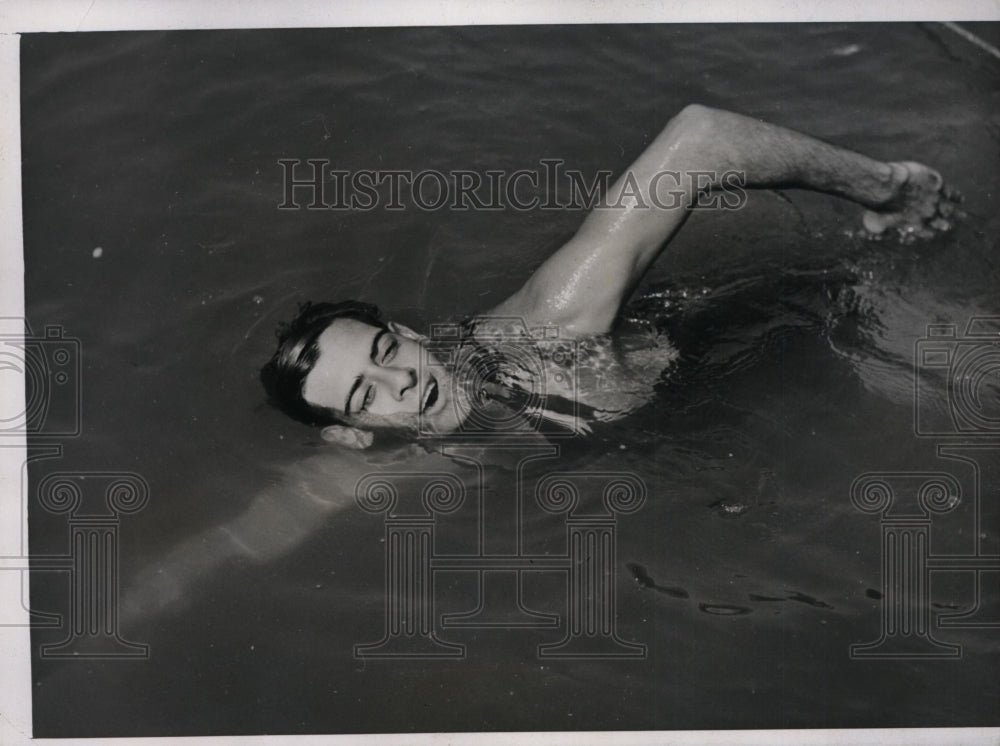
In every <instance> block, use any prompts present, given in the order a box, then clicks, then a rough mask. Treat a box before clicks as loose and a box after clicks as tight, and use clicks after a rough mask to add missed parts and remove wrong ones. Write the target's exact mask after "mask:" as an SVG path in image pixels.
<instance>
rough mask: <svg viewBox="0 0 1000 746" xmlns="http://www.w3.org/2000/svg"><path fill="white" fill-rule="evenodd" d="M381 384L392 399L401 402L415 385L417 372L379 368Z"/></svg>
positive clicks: (408, 369) (407, 369) (409, 369)
mask: <svg viewBox="0 0 1000 746" xmlns="http://www.w3.org/2000/svg"><path fill="white" fill-rule="evenodd" d="M379 373H380V377H381V378H382V383H383V384H384V385H385V387H386V388H387V389H388V390H389V393H390V394H392V398H393V399H396V400H397V401H402V400H403V397H404V396H405V395H406V392H407V391H408V390H410V389H411V388H413V387H414V386H416V385H417V372H416V371H415V370H413V368H381V369H380V371H379Z"/></svg>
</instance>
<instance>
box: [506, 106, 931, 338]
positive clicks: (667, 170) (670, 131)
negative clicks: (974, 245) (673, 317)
mask: <svg viewBox="0 0 1000 746" xmlns="http://www.w3.org/2000/svg"><path fill="white" fill-rule="evenodd" d="M727 173H728V174H729V175H730V176H733V175H734V174H739V175H740V178H741V180H742V181H743V185H744V186H747V187H776V186H795V187H802V188H806V189H814V190H817V191H822V192H827V193H830V194H835V195H838V196H841V197H845V198H847V199H850V200H853V201H854V202H857V203H859V204H862V205H864V206H866V207H868V208H870V209H871V210H873V211H875V212H873V213H871V214H872V215H873V216H880V217H883V218H884V220H883V221H882V222H881V223H878V224H876V221H875V218H874V217H873V218H868V217H866V225H869V223H870V224H871V225H870V227H871V228H872V229H876V228H885V227H887V226H888V225H892V224H895V223H897V222H899V221H903V220H916V221H918V222H921V221H923V220H926V219H928V218H930V217H933V215H934V212H935V209H936V205H937V201H938V197H937V193H938V191H939V189H940V187H941V182H940V176H938V175H937V174H936V172H933V171H931V170H930V169H927V168H926V167H924V166H921V165H920V164H916V163H906V164H903V163H891V164H890V163H882V162H880V161H876V160H873V159H871V158H868V157H867V156H864V155H860V154H858V153H854V152H851V151H848V150H844V149H842V148H837V147H834V146H832V145H829V144H827V143H824V142H821V141H819V140H816V139H814V138H811V137H809V136H807V135H803V134H800V133H798V132H793V131H792V130H788V129H785V128H783V127H778V126H776V125H772V124H768V123H766V122H762V121H760V120H756V119H751V118H750V117H745V116H742V115H739V114H733V113H731V112H726V111H720V110H716V109H709V108H707V107H704V106H698V105H691V106H687V107H685V108H684V109H683V110H682V111H681V112H680V113H679V114H678V115H677V116H675V117H674V118H673V119H672V120H670V122H669V123H668V124H667V126H666V128H665V129H664V130H663V131H662V132H661V133H660V134H659V135H658V136H657V138H656V139H655V140H654V141H653V142H652V143H651V144H650V145H649V147H648V148H646V150H645V151H644V152H643V153H642V155H640V156H639V158H638V159H637V160H636V161H635V162H634V163H633V164H632V165H631V166H630V167H629V168H628V169H627V170H626V172H625V173H624V174H622V175H621V176H620V177H619V178H618V180H617V181H615V183H614V184H613V185H612V187H611V189H610V190H609V192H608V194H607V198H606V199H605V202H604V204H605V205H607V206H604V207H598V208H597V209H595V210H594V211H593V212H591V213H590V215H588V217H587V219H586V220H585V221H584V223H583V225H582V226H581V227H580V229H579V230H578V231H577V233H576V235H575V236H574V237H573V238H572V239H570V241H569V242H568V243H566V244H565V245H564V246H563V247H562V248H560V249H559V250H558V251H556V252H555V253H554V254H553V255H552V256H551V257H549V258H548V259H547V260H546V261H545V262H544V263H543V264H542V266H541V267H539V268H538V270H536V271H535V273H534V274H533V275H532V276H531V278H530V279H529V280H528V281H527V282H526V283H525V284H524V286H523V287H522V288H521V289H520V290H518V291H517V292H516V293H515V294H514V295H512V296H511V297H510V298H508V299H507V300H506V301H504V302H503V303H501V304H500V305H499V306H497V308H496V309H494V313H497V314H498V315H519V316H523V317H525V318H526V319H527V320H529V321H530V322H536V323H539V322H545V323H553V324H558V325H560V326H561V327H562V328H563V329H564V330H565V331H566V332H568V333H571V334H598V333H603V332H606V331H608V330H610V328H611V325H612V323H613V322H614V319H615V317H616V316H617V314H618V310H619V308H620V307H621V305H622V303H623V302H624V301H625V300H626V299H627V298H628V296H629V294H630V293H631V292H632V290H633V289H634V288H635V285H636V284H637V283H638V282H639V280H640V279H641V278H642V276H643V274H644V273H645V272H646V270H647V268H648V267H649V265H650V264H651V263H652V262H653V261H654V260H655V259H656V257H657V256H658V255H659V253H660V252H661V251H662V250H663V248H664V246H665V245H666V243H667V242H668V241H669V239H670V237H671V236H673V234H674V233H675V232H676V231H677V230H678V229H679V228H680V227H681V225H683V223H684V220H685V219H686V218H687V215H688V214H689V211H690V208H691V206H692V204H694V202H695V200H696V199H697V197H698V195H699V193H703V192H707V191H709V190H711V189H713V188H718V187H719V186H720V181H719V180H720V179H721V178H722V177H723V176H724V175H725V174H727ZM904 202H905V203H906V204H903V203H904ZM917 202H921V204H919V205H917V204H916V203H917ZM911 203H913V204H911ZM923 203H928V204H923ZM930 203H932V204H930ZM928 210H929V213H928ZM916 213H919V214H916ZM924 213H928V214H924Z"/></svg>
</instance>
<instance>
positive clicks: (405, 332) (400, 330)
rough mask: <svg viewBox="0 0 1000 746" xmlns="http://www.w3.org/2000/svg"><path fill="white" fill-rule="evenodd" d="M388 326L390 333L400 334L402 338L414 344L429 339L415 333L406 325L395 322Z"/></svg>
mask: <svg viewBox="0 0 1000 746" xmlns="http://www.w3.org/2000/svg"><path fill="white" fill-rule="evenodd" d="M386 326H387V327H389V331H390V332H392V333H393V334H398V335H399V336H401V337H406V338H407V339H412V340H413V341H414V342H419V341H420V340H422V339H427V337H425V336H424V335H423V334H418V333H417V332H415V331H413V330H412V329H411V328H410V327H408V326H406V324H400V323H398V322H395V321H390V322H389V323H387V324H386Z"/></svg>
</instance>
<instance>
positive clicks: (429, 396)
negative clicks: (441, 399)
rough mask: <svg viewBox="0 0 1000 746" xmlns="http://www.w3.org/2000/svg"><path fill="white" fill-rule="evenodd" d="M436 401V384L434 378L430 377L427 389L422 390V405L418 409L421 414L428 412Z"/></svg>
mask: <svg viewBox="0 0 1000 746" xmlns="http://www.w3.org/2000/svg"><path fill="white" fill-rule="evenodd" d="M437 400H438V383H437V379H436V378H434V376H431V377H430V380H429V381H428V382H427V388H425V389H424V403H423V405H422V406H421V407H420V412H421V414H423V413H425V412H428V411H429V410H430V409H431V408H432V407H433V406H434V404H435V403H436V402H437Z"/></svg>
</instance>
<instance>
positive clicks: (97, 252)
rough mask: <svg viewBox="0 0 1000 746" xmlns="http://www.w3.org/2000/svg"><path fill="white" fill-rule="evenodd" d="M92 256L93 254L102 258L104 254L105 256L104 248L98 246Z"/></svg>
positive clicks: (96, 257)
mask: <svg viewBox="0 0 1000 746" xmlns="http://www.w3.org/2000/svg"><path fill="white" fill-rule="evenodd" d="M91 256H93V257H94V259H100V258H101V257H102V256H104V249H102V248H101V247H100V246H98V247H97V248H96V249H94V250H93V251H92V252H91Z"/></svg>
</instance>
